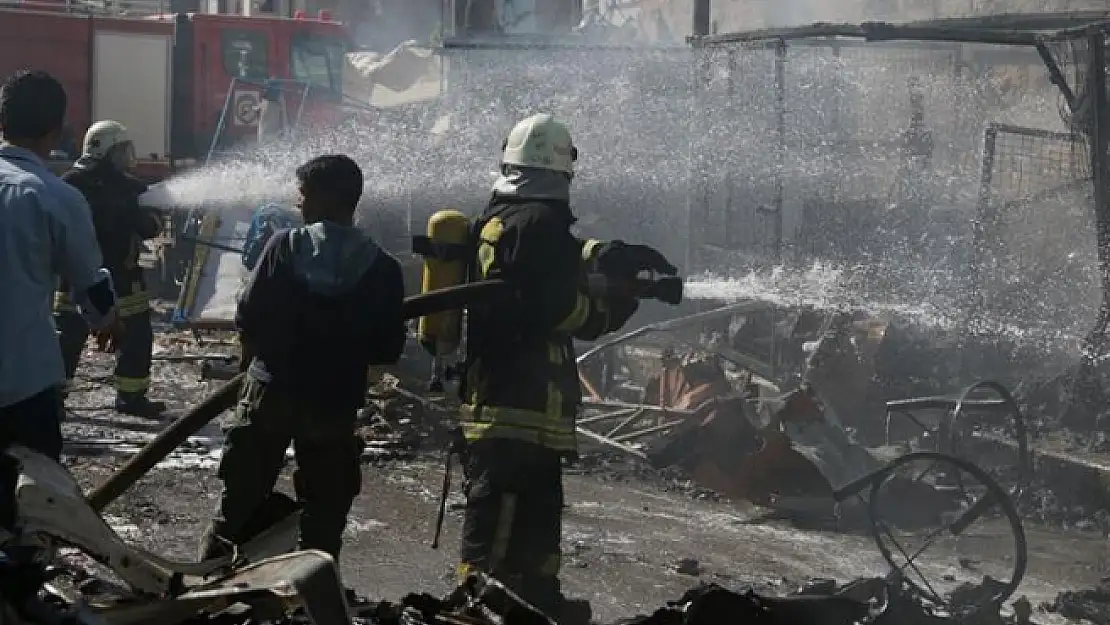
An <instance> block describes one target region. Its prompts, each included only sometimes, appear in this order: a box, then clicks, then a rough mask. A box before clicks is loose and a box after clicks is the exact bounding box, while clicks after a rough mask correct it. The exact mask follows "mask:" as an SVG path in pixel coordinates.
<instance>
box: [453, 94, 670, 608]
mask: <svg viewBox="0 0 1110 625" xmlns="http://www.w3.org/2000/svg"><path fill="white" fill-rule="evenodd" d="M576 158H577V149H576V148H575V147H574V145H573V143H572V142H571V137H570V133H569V131H568V130H567V127H566V126H565V125H563V124H562V123H560V122H558V121H556V120H555V119H553V118H552V116H551V115H548V114H539V115H534V116H532V117H529V118H527V119H525V120H523V121H521V122H520V123H519V124H517V125H516V126H515V127H514V128H513V130H512V132H511V133H510V134H509V137H508V139H506V141H505V144H504V146H503V155H502V158H501V168H500V176H499V177H498V179H497V181H496V182H495V184H494V187H493V194H492V197H491V199H490V202H489V205H488V207H487V208H486V209H485V211H484V212H483V213H482V214H481V215H480V216H479V217H478V218H477V220H475V222H474V224H473V226H472V228H473V230H472V237H473V240H474V241H475V242H476V243H477V253H476V258H475V259H474V265H473V269H472V272H471V274H472V275H471V277H472V279H476V280H481V279H487V278H501V279H504V280H506V281H508V282H509V283H510V284H511V285H512V288H511V291H512V292H513V294H512V296H511V297H508V298H506V299H505V300H504V301H502V302H500V303H498V304H496V305H491V306H487V307H477V306H476V307H472V308H471V309H470V312H469V316H468V318H467V335H466V341H467V343H466V350H467V353H466V357H465V360H464V374H463V376H462V378H463V379H462V384H461V396H462V397H461V398H462V402H463V406H462V408H461V422H462V423H461V425H462V430H463V435H464V438H465V441H466V446H465V450H466V451H465V454H464V457H465V458H466V460H465V465H464V468H465V471H466V477H467V492H466V498H467V501H466V511H465V516H464V520H463V530H462V544H461V549H460V560H461V563H460V567H459V574H460V577H465V576H466V575H468V574H469V573H470V572H471V571H473V570H480V571H484V572H486V573H489V574H491V575H493V576H494V577H496V578H498V579H499V580H501V581H502V582H503V583H505V584H506V585H508V586H509V587H510V588H511V589H513V590H514V591H516V592H517V593H518V594H519V595H520V596H521V597H522V598H523V599H525V600H526V601H528V602H529V603H532V604H533V605H534V606H535V607H537V608H539V609H540V610H541V611H544V612H545V613H547V614H548V615H550V616H553V617H555V618H556V619H557V620H558V619H560V618H564V619H567V620H574V621H576V620H578V618H576V617H581V616H582V615H581V614H575V615H573V616H572V615H570V614H568V610H567V608H568V607H570V605H571V604H568V603H565V602H564V600H563V595H562V592H561V589H560V584H559V580H558V573H559V568H560V550H559V542H560V539H561V533H562V529H561V523H562V508H563V487H562V463H563V462H564V461H567V460H573V459H574V458H575V457H576V455H577V451H576V450H577V441H576V435H575V415H576V414H577V412H578V408H579V406H580V404H581V401H582V395H581V389H580V387H579V381H578V370H577V366H576V364H575V354H574V347H573V344H572V339H574V338H578V339H582V340H593V339H596V338H597V337H599V336H601V335H602V334H604V333H606V332H612V331H615V330H617V329H619V328H621V327H622V326H623V325H624V324H625V322H627V321H628V319H629V318H630V317H631V316H632V314H633V313H634V312H635V311H636V310H637V308H638V306H639V304H638V302H637V300H636V298H635V297H634V296H632V295H626V294H624V293H621V292H619V291H614V292H613V293H612V294H609V293H608V292H603V293H601V294H596V295H595V294H591V291H592V290H591V289H587V288H586V285H587V284H588V283H589V281H588V280H586V277H587V275H589V274H598V275H607V276H626V275H629V274H631V275H635V274H636V273H637V271H636V270H635V269H634V268H633V269H631V270H630V268H631V267H641V268H645V269H655V270H659V271H663V272H667V273H671V274H673V273H674V272H675V268H674V267H673V266H671V265H670V263H668V262H666V259H665V258H663V257H662V255H660V254H659V253H658V252H657V251H655V250H652V249H651V248H648V247H646V246H639V245H625V244H624V243H622V242H620V241H612V242H600V241H595V240H590V241H582V240H580V239H577V238H575V236H574V235H573V234H572V233H571V226H572V224H574V222H575V217H574V215H573V214H572V213H571V209H570V185H571V180H572V179H573V177H574V162H575V160H576ZM576 607H581V605H580V604H578V605H577V606H576Z"/></svg>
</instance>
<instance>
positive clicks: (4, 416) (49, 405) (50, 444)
mask: <svg viewBox="0 0 1110 625" xmlns="http://www.w3.org/2000/svg"><path fill="white" fill-rule="evenodd" d="M64 416H65V408H64V407H63V405H62V390H61V388H59V387H56V386H54V387H51V388H48V389H46V390H45V391H42V392H41V393H38V394H36V395H32V396H31V397H28V398H27V399H24V400H23V401H20V402H17V403H14V404H11V405H10V406H4V407H2V408H0V441H3V442H4V443H5V444H7V445H12V444H15V445H22V446H24V447H27V448H28V449H32V450H34V451H37V452H39V453H40V454H42V455H44V456H49V457H50V458H53V459H54V460H59V459H60V458H61V456H62V419H63V418H64Z"/></svg>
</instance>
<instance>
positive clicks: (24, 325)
mask: <svg viewBox="0 0 1110 625" xmlns="http://www.w3.org/2000/svg"><path fill="white" fill-rule="evenodd" d="M65 111H66V94H65V90H64V89H63V88H62V85H61V84H60V83H59V82H58V81H57V80H55V79H54V78H52V77H51V76H50V75H48V74H46V73H43V72H26V71H22V72H18V73H16V74H14V75H13V76H12V77H10V78H9V79H8V80H7V81H6V82H5V83H3V85H2V86H0V135H2V136H3V142H2V143H0V293H2V294H0V448H3V447H4V446H7V445H9V444H20V445H24V446H26V447H29V448H31V449H34V450H35V451H38V452H40V453H42V454H45V455H47V456H50V457H52V458H55V459H57V458H58V457H59V456H60V455H61V450H62V434H61V420H62V415H63V414H64V413H63V408H62V391H61V387H62V385H63V384H64V383H65V368H64V366H63V364H62V352H61V347H60V345H59V344H58V338H57V335H56V332H55V329H54V323H53V316H52V315H51V309H52V306H53V299H54V295H53V293H54V287H55V283H56V282H57V279H58V277H63V278H64V279H65V280H66V281H67V282H69V284H71V285H72V286H73V291H74V295H75V296H76V298H77V302H78V305H79V308H80V310H81V312H82V314H84V315H85V316H86V319H87V320H88V321H89V324H90V325H91V326H92V327H93V328H94V329H95V330H96V332H97V338H98V340H99V341H100V343H101V345H104V346H106V347H108V348H111V346H112V345H113V344H114V341H115V339H116V337H118V335H119V332H120V327H119V320H118V316H117V313H116V296H115V290H114V288H113V286H112V280H111V276H110V275H109V274H108V272H107V271H106V270H105V269H103V268H102V267H101V256H100V248H99V247H98V246H97V243H96V235H95V233H94V232H93V224H92V215H91V213H90V211H89V205H88V203H87V202H86V201H85V198H84V197H82V196H81V193H80V192H78V191H77V190H76V189H74V188H73V187H71V186H69V185H67V184H66V183H65V182H62V180H61V179H59V178H58V177H56V176H55V175H54V174H52V173H50V171H49V170H48V169H47V167H46V163H45V162H44V159H45V158H46V157H47V156H49V154H50V151H51V150H52V149H53V148H54V147H55V146H56V145H57V144H58V141H59V140H60V138H61V135H62V126H63V124H64V122H65Z"/></svg>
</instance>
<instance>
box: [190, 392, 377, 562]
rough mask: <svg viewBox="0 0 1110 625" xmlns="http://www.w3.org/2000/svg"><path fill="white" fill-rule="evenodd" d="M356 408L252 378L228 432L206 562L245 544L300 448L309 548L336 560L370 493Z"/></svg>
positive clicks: (297, 477)
mask: <svg viewBox="0 0 1110 625" xmlns="http://www.w3.org/2000/svg"><path fill="white" fill-rule="evenodd" d="M355 416H356V410H355V409H352V410H350V411H349V414H348V413H347V412H346V411H345V412H344V413H342V414H336V413H335V412H329V411H327V410H320V409H318V408H316V407H314V406H312V405H309V404H306V403H304V402H301V401H298V400H297V399H295V398H292V397H290V396H288V395H285V394H283V393H279V392H277V391H273V390H267V389H266V386H265V385H264V384H262V383H261V382H258V381H257V380H255V379H253V378H251V377H249V376H248V377H247V379H246V381H245V382H244V384H243V390H242V392H241V393H240V396H239V405H238V407H237V408H236V413H235V418H234V420H233V422H232V424H231V426H230V427H229V428H228V430H227V432H226V441H225V443H224V450H223V457H222V459H221V460H220V467H219V470H218V475H219V476H220V479H222V480H223V492H222V493H221V495H220V503H219V507H218V509H217V510H216V515H215V518H214V520H213V521H212V523H211V524H210V526H209V528H208V530H207V531H206V532H205V536H204V538H203V539H202V542H201V545H200V554H199V555H200V559H201V560H206V559H208V558H212V557H216V556H218V555H221V554H222V553H224V552H225V551H224V550H225V547H224V545H225V544H226V542H230V543H232V544H236V545H241V544H243V543H246V542H248V541H249V540H250V538H252V537H251V536H249V535H245V533H246V531H247V530H246V528H247V527H249V526H251V525H253V524H252V523H251V519H252V517H253V516H254V515H255V513H256V512H258V511H259V510H260V509H261V508H262V505H263V503H264V502H265V501H266V500H267V498H268V497H269V496H270V493H271V492H272V491H273V489H274V484H275V483H276V482H277V478H278V474H279V473H281V469H282V468H283V467H284V466H285V451H286V449H288V447H289V444H290V442H292V443H293V446H294V451H295V452H296V453H295V456H296V461H297V471H296V472H295V474H294V476H293V480H294V483H295V484H296V490H297V499H298V500H299V503H301V505H302V506H303V511H302V513H301V527H300V531H301V538H300V547H301V549H319V550H321V551H325V552H327V553H329V554H331V556H332V557H333V558H335V559H336V560H338V559H339V551H340V547H341V546H342V543H343V530H344V529H345V528H346V525H347V514H348V513H349V512H350V511H351V504H352V503H353V502H354V499H355V497H356V496H357V495H358V493H359V491H360V490H361V488H362V463H361V459H362V449H363V443H362V440H361V439H359V438H358V437H356V436H355V433H354V422H355Z"/></svg>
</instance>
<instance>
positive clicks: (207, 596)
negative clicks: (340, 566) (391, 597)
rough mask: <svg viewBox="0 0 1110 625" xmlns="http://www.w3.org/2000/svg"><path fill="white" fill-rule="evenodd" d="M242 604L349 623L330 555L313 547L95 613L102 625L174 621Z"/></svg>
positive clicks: (332, 624) (333, 624) (335, 624)
mask: <svg viewBox="0 0 1110 625" xmlns="http://www.w3.org/2000/svg"><path fill="white" fill-rule="evenodd" d="M240 604H241V605H245V606H248V607H249V609H250V610H251V612H252V614H253V615H255V616H258V617H265V616H268V615H272V616H273V618H280V617H281V616H284V615H286V614H289V613H291V612H293V611H294V610H297V609H303V611H304V616H305V617H307V619H308V622H310V623H313V624H314V625H349V624H350V622H351V616H350V609H349V607H348V605H347V600H346V598H345V596H344V592H343V585H342V583H341V582H340V579H339V571H338V570H337V569H336V566H335V561H334V560H332V558H331V556H329V555H328V554H326V553H324V552H322V551H315V550H308V551H297V552H293V553H286V554H282V555H279V556H276V557H273V558H270V559H267V560H263V561H261V562H258V563H256V564H252V565H249V566H246V567H243V568H240V569H237V570H235V571H234V572H232V573H231V574H229V575H227V576H226V577H223V578H220V579H218V580H216V581H212V582H209V583H204V584H201V585H198V586H196V587H193V588H191V589H189V590H188V591H186V592H184V593H182V594H180V595H178V596H175V597H174V598H172V599H168V600H155V601H149V602H142V601H129V602H124V603H120V604H118V605H113V606H107V607H101V608H99V609H97V610H96V612H97V613H98V614H99V615H101V616H102V617H103V618H104V621H105V622H106V623H107V624H108V625H145V624H147V623H159V625H176V623H180V622H183V621H185V620H188V619H189V618H192V617H194V616H196V615H197V614H200V613H206V614H211V615H216V614H219V613H221V612H223V611H226V610H229V609H234V607H235V606H236V605H240Z"/></svg>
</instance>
